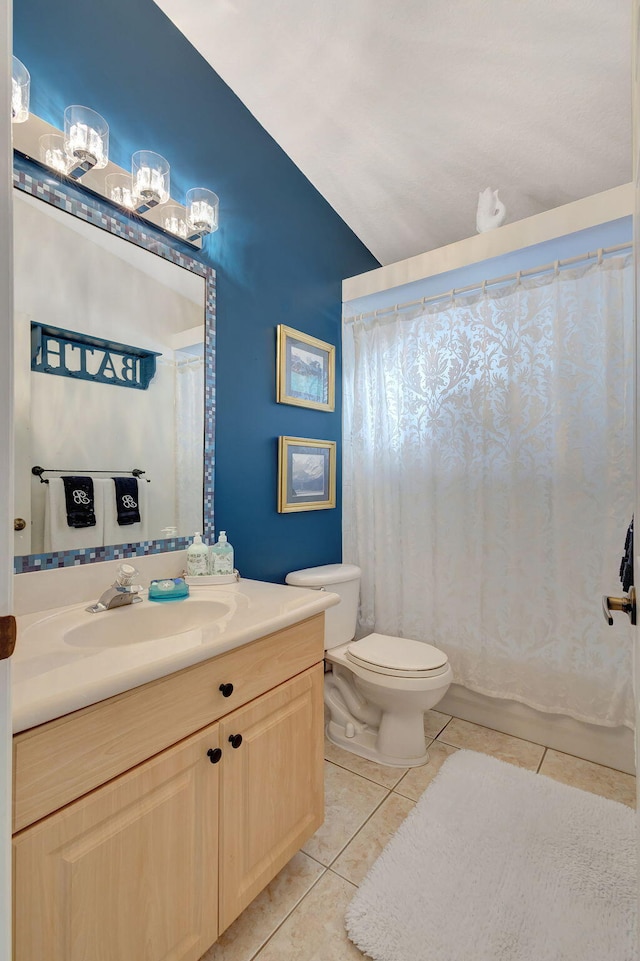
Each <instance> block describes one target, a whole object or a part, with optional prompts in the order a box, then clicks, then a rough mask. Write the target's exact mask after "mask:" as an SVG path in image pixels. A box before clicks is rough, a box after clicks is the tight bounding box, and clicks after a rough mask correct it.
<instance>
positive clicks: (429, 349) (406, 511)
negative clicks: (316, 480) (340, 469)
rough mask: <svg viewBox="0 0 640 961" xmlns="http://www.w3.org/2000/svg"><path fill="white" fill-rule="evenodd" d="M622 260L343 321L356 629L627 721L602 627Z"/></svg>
mask: <svg viewBox="0 0 640 961" xmlns="http://www.w3.org/2000/svg"><path fill="white" fill-rule="evenodd" d="M632 305H633V281H632V267H631V261H630V258H629V257H626V258H625V257H617V258H615V259H609V260H604V261H603V262H602V263H601V264H596V265H593V266H591V267H588V268H582V269H580V270H572V271H567V270H565V271H561V272H559V273H556V274H555V275H554V274H553V273H551V274H546V275H541V276H539V277H538V278H537V279H535V280H522V281H521V282H520V283H518V284H513V285H511V286H509V287H507V288H504V287H503V288H501V289H500V290H498V291H495V292H492V293H489V292H485V293H484V294H483V295H480V296H478V297H476V298H468V299H466V300H458V301H455V302H454V303H451V304H450V305H448V306H445V307H442V306H441V305H440V306H438V307H432V308H430V309H427V308H421V309H420V310H419V311H418V312H414V313H413V314H410V315H407V313H398V314H395V315H392V316H387V317H382V318H377V319H373V320H360V321H346V322H345V327H344V356H343V366H344V416H345V435H344V504H343V510H344V556H345V561H349V562H353V563H356V564H358V565H359V566H360V567H361V568H362V570H363V580H362V593H361V612H360V628H361V630H362V631H363V632H365V631H371V630H377V631H380V632H382V633H386V634H392V635H393V634H398V635H401V636H404V637H412V638H417V639H419V640H423V641H426V642H429V643H432V644H435V645H436V646H437V647H439V648H441V649H442V650H444V651H446V653H447V654H448V656H449V659H450V661H451V666H452V668H453V672H454V679H455V681H456V682H457V683H459V684H462V685H464V686H465V687H467V688H470V689H471V690H474V691H477V692H480V693H483V694H487V695H491V696H495V697H500V698H510V699H513V700H516V701H521V702H523V703H525V704H528V705H530V706H531V707H535V708H537V709H539V710H542V711H550V712H554V713H558V714H565V715H569V716H571V717H573V718H576V719H579V720H584V721H589V722H592V723H595V724H604V725H609V726H614V725H620V724H626V725H629V726H632V725H633V700H632V686H631V685H632V681H631V670H632V668H631V635H630V629H629V627H628V626H627V622H626V618H625V619H624V620H623V619H622V618H620V617H619V618H617V619H616V622H615V624H614V626H613V627H607V626H606V624H605V622H604V618H603V616H602V611H601V599H600V598H601V594H602V593H618V592H619V591H620V590H621V588H620V584H619V581H618V569H619V564H620V558H621V556H622V552H623V548H624V538H625V533H626V528H627V525H628V523H629V521H630V519H631V514H632V511H633V486H632V484H633V397H632V378H633V371H632V357H633V313H632Z"/></svg>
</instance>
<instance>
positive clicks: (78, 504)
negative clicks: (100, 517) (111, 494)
mask: <svg viewBox="0 0 640 961" xmlns="http://www.w3.org/2000/svg"><path fill="white" fill-rule="evenodd" d="M62 483H63V484H64V501H65V507H66V508H67V524H68V525H69V527H95V526H96V514H95V509H94V508H95V503H94V494H93V480H92V478H91V477H63V478H62Z"/></svg>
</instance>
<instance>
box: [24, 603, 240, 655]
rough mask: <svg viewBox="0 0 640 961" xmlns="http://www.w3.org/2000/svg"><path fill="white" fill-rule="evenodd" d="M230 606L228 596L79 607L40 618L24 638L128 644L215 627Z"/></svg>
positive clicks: (90, 644)
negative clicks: (93, 611) (95, 609)
mask: <svg viewBox="0 0 640 961" xmlns="http://www.w3.org/2000/svg"><path fill="white" fill-rule="evenodd" d="M231 608H232V602H231V600H229V599H226V598H215V599H214V598H197V599H196V598H188V599H186V600H184V601H165V602H164V603H158V602H155V601H148V600H144V601H142V602H141V603H138V604H127V605H124V606H122V607H116V608H113V610H110V611H102V612H100V613H99V614H89V613H88V612H87V611H86V610H84V608H80V609H79V608H77V607H76V608H72V609H70V610H63V611H60V612H58V613H56V614H52V615H49V616H48V617H44V618H42V619H40V620H37V621H36V622H35V623H34V624H31V625H30V626H29V627H27V628H26V630H25V632H24V634H23V640H24V641H27V642H35V643H38V642H39V641H42V642H44V641H46V640H51V639H52V638H58V639H59V640H60V641H61V642H62V643H63V644H65V645H70V646H71V647H76V648H87V649H96V648H106V649H111V648H114V647H124V646H127V647H128V646H132V645H135V644H144V643H145V642H148V641H158V640H161V639H162V638H168V637H175V638H177V637H179V636H180V635H183V634H187V633H189V632H190V631H194V630H202V629H203V628H206V627H213V626H214V625H215V624H216V622H220V621H221V620H222V619H223V618H224V617H225V616H226V615H228V613H229V611H230V610H231Z"/></svg>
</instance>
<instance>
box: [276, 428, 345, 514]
mask: <svg viewBox="0 0 640 961" xmlns="http://www.w3.org/2000/svg"><path fill="white" fill-rule="evenodd" d="M335 506H336V442H335V441H334V440H311V439H310V438H308V437H279V438H278V512H279V513H280V514H286V513H289V512H291V511H319V510H326V509H327V508H331V507H335Z"/></svg>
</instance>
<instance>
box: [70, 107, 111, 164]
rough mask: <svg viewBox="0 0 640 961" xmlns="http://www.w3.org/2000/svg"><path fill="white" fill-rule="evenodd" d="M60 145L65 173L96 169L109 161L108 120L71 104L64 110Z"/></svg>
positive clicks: (93, 111) (92, 111)
mask: <svg viewBox="0 0 640 961" xmlns="http://www.w3.org/2000/svg"><path fill="white" fill-rule="evenodd" d="M64 146H65V151H66V153H67V156H68V158H69V170H68V176H69V177H73V178H74V179H76V180H78V179H79V178H80V177H82V175H83V174H85V173H87V171H88V170H94V169H95V170H100V169H101V168H102V167H106V166H107V163H108V162H109V124H108V123H107V121H106V120H105V119H104V117H101V116H100V114H99V113H96V112H95V110H90V109H89V107H82V106H80V105H79V104H72V105H71V106H70V107H67V109H66V110H65V112H64Z"/></svg>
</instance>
